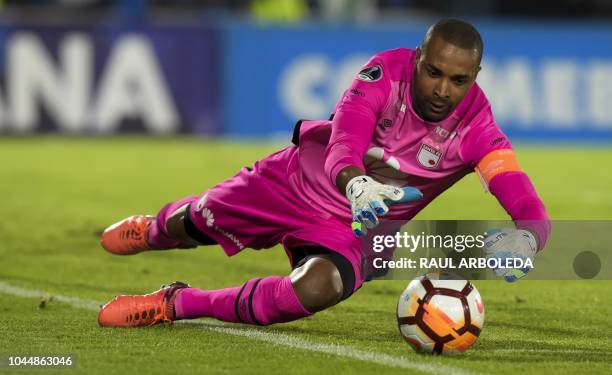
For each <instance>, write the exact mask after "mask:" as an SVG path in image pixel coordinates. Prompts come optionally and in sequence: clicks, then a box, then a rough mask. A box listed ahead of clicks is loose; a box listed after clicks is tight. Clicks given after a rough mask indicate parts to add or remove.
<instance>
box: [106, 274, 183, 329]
mask: <svg viewBox="0 0 612 375" xmlns="http://www.w3.org/2000/svg"><path fill="white" fill-rule="evenodd" d="M183 288H189V285H188V284H185V283H182V282H180V281H175V282H173V283H172V284H170V285H168V286H162V288H161V289H160V290H158V291H156V292H153V293H150V294H145V295H144V296H124V295H121V296H117V297H115V298H113V299H112V300H111V301H110V302H108V303H107V304H106V305H104V306H102V308H101V309H100V312H99V313H98V324H99V325H100V326H101V327H149V326H153V325H156V324H160V323H172V322H173V321H174V320H175V318H174V297H175V294H176V291H177V290H179V289H183Z"/></svg>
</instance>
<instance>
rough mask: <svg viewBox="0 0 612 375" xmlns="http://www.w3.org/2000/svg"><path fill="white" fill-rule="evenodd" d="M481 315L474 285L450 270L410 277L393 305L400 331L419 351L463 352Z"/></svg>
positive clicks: (480, 322) (476, 332)
mask: <svg viewBox="0 0 612 375" xmlns="http://www.w3.org/2000/svg"><path fill="white" fill-rule="evenodd" d="M484 317H485V313H484V305H483V303H482V298H481V297H480V293H478V290H476V287H474V285H473V284H472V283H470V282H469V281H467V280H461V279H460V278H458V277H456V276H454V275H452V274H450V273H437V272H434V273H428V274H427V275H425V276H421V277H419V278H416V279H414V280H413V281H412V282H410V284H408V287H407V288H406V290H404V292H403V293H402V295H401V296H400V299H399V302H398V304H397V323H398V326H399V330H400V333H401V335H402V336H403V337H404V340H406V342H407V343H408V344H410V346H412V348H413V349H414V350H416V351H417V352H420V353H432V354H458V353H462V352H465V351H466V350H467V349H469V348H470V347H471V346H472V345H474V343H475V342H476V339H477V338H478V335H480V331H481V330H482V327H483V324H484Z"/></svg>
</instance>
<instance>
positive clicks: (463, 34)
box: [421, 19, 484, 65]
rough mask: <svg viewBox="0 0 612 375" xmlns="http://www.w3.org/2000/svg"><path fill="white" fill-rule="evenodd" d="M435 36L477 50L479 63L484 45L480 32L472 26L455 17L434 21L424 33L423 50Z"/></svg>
mask: <svg viewBox="0 0 612 375" xmlns="http://www.w3.org/2000/svg"><path fill="white" fill-rule="evenodd" d="M436 38H440V39H442V40H444V41H445V42H447V43H450V44H453V45H455V46H457V47H459V48H463V49H468V50H475V51H477V53H478V65H480V61H481V60H482V52H483V48H484V47H483V43H482V38H481V37H480V33H479V32H478V30H476V28H475V27H474V26H472V25H470V24H469V23H467V22H465V21H461V20H457V19H444V20H440V21H438V22H436V23H435V24H433V25H431V27H430V28H429V30H427V33H426V34H425V38H424V39H423V44H422V46H421V49H422V50H423V52H426V50H427V46H428V45H429V43H430V42H431V41H432V40H434V39H436Z"/></svg>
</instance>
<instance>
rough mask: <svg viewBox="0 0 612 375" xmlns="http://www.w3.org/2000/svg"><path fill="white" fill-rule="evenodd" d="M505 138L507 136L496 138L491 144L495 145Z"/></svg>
mask: <svg viewBox="0 0 612 375" xmlns="http://www.w3.org/2000/svg"><path fill="white" fill-rule="evenodd" d="M505 139H506V138H504V137H499V138H495V139H494V140H492V141H491V146H495V145H496V144H498V143H501V142H503V141H504V140H505Z"/></svg>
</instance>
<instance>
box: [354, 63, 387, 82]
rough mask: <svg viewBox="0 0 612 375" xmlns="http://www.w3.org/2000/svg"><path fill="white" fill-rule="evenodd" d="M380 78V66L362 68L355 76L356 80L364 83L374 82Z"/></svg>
mask: <svg viewBox="0 0 612 375" xmlns="http://www.w3.org/2000/svg"><path fill="white" fill-rule="evenodd" d="M380 77H382V68H381V67H380V65H375V66H370V67H367V68H364V69H363V70H362V71H361V72H359V74H357V79H358V80H360V81H365V82H376V81H378V80H379V79H380Z"/></svg>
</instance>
